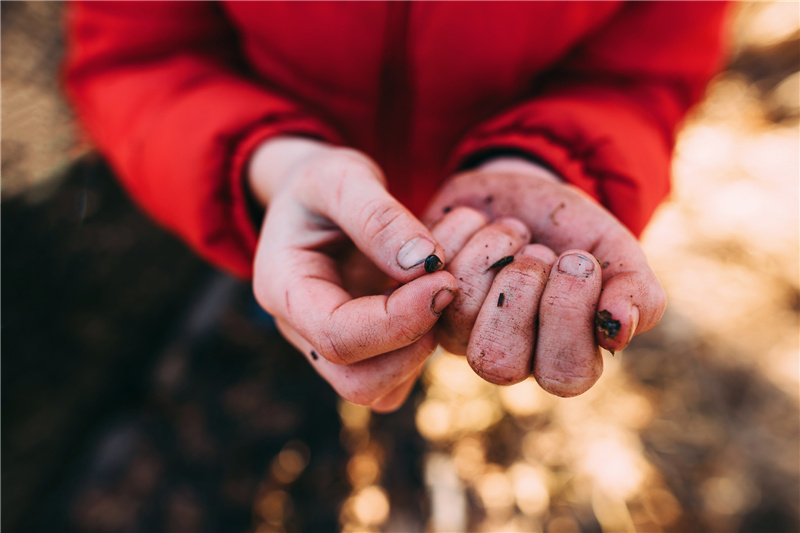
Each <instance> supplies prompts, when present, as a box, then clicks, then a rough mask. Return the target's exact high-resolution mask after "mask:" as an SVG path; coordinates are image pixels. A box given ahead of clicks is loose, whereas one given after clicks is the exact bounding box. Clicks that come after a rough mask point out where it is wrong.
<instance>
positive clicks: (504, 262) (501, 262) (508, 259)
mask: <svg viewBox="0 0 800 533" xmlns="http://www.w3.org/2000/svg"><path fill="white" fill-rule="evenodd" d="M512 261H514V256H513V255H507V256H505V257H504V258H502V259H498V260H497V261H495V262H494V264H493V265H492V266H490V267H489V268H487V269H486V272H489V271H490V270H497V269H498V268H503V267H504V266H506V265H508V264H511V262H512Z"/></svg>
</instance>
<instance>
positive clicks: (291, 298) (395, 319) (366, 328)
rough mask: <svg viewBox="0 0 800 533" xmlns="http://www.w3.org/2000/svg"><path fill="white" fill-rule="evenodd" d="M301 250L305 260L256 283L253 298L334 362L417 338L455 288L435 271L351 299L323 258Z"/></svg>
mask: <svg viewBox="0 0 800 533" xmlns="http://www.w3.org/2000/svg"><path fill="white" fill-rule="evenodd" d="M303 253H304V254H305V255H306V256H307V258H306V260H305V261H301V262H300V263H299V264H297V265H296V266H295V267H294V268H290V269H289V272H286V273H284V274H282V275H281V274H279V275H278V279H276V280H273V282H272V283H264V284H258V283H256V287H261V286H264V285H266V288H265V289H264V292H263V294H260V293H259V292H258V291H257V293H256V297H257V298H258V299H259V303H261V305H262V306H263V307H264V308H265V309H267V310H268V311H271V312H273V314H274V315H276V316H279V317H284V318H285V320H286V321H287V322H288V323H289V325H291V326H292V328H294V329H296V330H297V331H298V333H299V334H300V335H301V336H303V337H304V338H305V339H308V341H309V342H311V343H312V344H313V345H314V346H316V348H317V353H318V355H320V356H321V357H323V358H324V359H326V360H328V361H330V362H332V363H335V364H344V365H349V364H352V363H355V362H358V361H361V360H364V359H367V358H370V357H372V356H374V355H376V354H382V353H386V352H391V351H393V350H396V349H399V348H402V347H404V346H407V345H409V344H411V343H413V342H415V341H417V340H418V339H419V338H420V337H422V336H423V335H424V334H425V333H427V332H428V330H430V328H431V327H432V326H433V325H434V324H435V323H436V321H437V320H438V319H439V316H440V314H441V312H442V310H443V309H444V308H445V307H446V306H447V305H448V304H450V302H451V301H452V300H453V298H454V296H455V294H456V292H457V290H458V286H457V284H456V281H455V279H454V278H453V276H452V275H450V274H449V273H447V272H436V273H434V274H430V275H426V276H423V277H421V278H418V279H416V280H414V281H412V282H410V283H408V284H406V285H403V286H401V287H399V288H398V289H397V290H395V291H394V292H392V293H391V294H390V295H388V296H385V295H375V296H365V297H362V298H356V299H354V300H353V299H351V298H350V295H349V294H348V293H347V292H346V291H345V290H344V289H342V287H341V286H340V283H339V280H338V275H337V274H336V272H335V269H334V265H333V261H332V260H331V259H330V258H329V257H327V256H324V255H323V254H317V253H313V252H303ZM276 287H287V288H286V289H284V294H283V298H278V297H276V296H275V295H274V292H275V290H274V289H275V288H276ZM270 289H272V290H270ZM276 300H277V303H276ZM270 304H273V305H274V306H275V308H276V311H277V312H274V311H272V310H271V309H270Z"/></svg>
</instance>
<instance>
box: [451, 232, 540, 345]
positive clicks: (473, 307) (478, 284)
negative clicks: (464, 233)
mask: <svg viewBox="0 0 800 533" xmlns="http://www.w3.org/2000/svg"><path fill="white" fill-rule="evenodd" d="M529 239H530V233H529V232H528V229H527V228H526V227H525V225H524V224H522V223H521V222H519V221H518V220H516V219H512V218H503V219H500V220H498V221H496V222H494V223H493V224H490V225H488V226H486V227H485V228H483V229H482V230H480V231H478V232H477V233H476V234H475V235H473V236H472V238H470V239H469V241H468V242H467V244H465V245H464V247H463V248H462V249H461V251H460V252H459V253H458V255H457V256H456V257H455V258H454V259H453V261H452V262H451V263H450V265H449V266H448V268H447V270H448V271H449V272H450V273H452V274H453V276H454V277H455V278H457V279H458V286H459V291H458V293H457V294H456V297H455V299H454V300H453V303H452V304H451V305H450V307H448V308H447V309H446V310H445V312H444V313H443V315H442V320H441V321H440V322H439V327H438V328H437V330H438V331H437V333H438V340H439V342H440V343H441V344H442V346H444V348H445V349H447V350H449V351H450V352H452V353H455V354H459V355H463V354H466V353H467V345H468V343H469V336H470V332H471V331H472V327H473V325H474V324H475V320H476V319H477V317H478V313H479V312H480V309H481V306H482V305H483V301H484V300H485V299H486V295H487V294H488V293H489V289H490V287H491V286H492V281H493V280H494V277H495V272H496V271H495V269H494V268H492V267H493V265H494V264H495V263H497V262H498V261H502V260H503V259H504V258H507V257H510V256H513V255H514V254H515V253H516V252H517V251H519V250H520V249H521V248H522V247H523V246H524V245H525V244H527V243H528V241H529Z"/></svg>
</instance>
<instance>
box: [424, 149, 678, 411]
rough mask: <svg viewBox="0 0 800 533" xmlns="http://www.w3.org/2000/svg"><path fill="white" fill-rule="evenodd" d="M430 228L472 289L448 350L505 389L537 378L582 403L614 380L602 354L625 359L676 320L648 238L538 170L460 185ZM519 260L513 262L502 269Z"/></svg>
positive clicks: (446, 195)
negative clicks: (644, 243)
mask: <svg viewBox="0 0 800 533" xmlns="http://www.w3.org/2000/svg"><path fill="white" fill-rule="evenodd" d="M510 217H513V218H510ZM424 218H425V220H426V221H427V223H428V224H429V225H431V226H432V228H433V229H432V232H433V235H434V237H435V238H437V239H438V241H439V242H440V243H441V244H442V246H443V247H444V249H445V253H446V255H447V257H450V258H452V259H451V261H450V263H449V264H448V265H447V270H448V271H449V272H451V273H452V274H453V275H454V276H455V277H456V278H457V279H458V283H459V288H460V292H459V293H457V296H456V299H455V301H454V302H453V304H452V305H450V307H449V308H448V309H447V310H446V311H445V313H444V314H443V316H442V319H441V320H440V322H439V324H438V325H437V328H436V329H437V330H438V339H439V340H440V342H441V343H442V345H443V346H444V347H445V348H446V349H448V350H449V351H451V352H453V353H456V354H466V356H467V359H468V361H469V364H470V365H471V366H472V368H473V369H474V370H475V371H476V372H477V373H478V374H479V375H480V376H482V377H483V378H484V379H486V380H488V381H491V382H493V383H498V384H512V383H517V382H519V381H522V380H524V379H525V378H527V377H528V376H529V375H530V374H531V373H532V374H533V375H534V377H535V378H536V380H537V381H538V382H539V384H540V385H541V386H542V388H544V389H545V390H547V391H549V392H551V393H553V394H556V395H559V396H575V395H578V394H581V393H583V392H585V391H586V390H588V389H589V388H590V387H591V386H592V385H593V384H594V383H595V382H596V381H597V380H598V379H599V377H600V375H601V374H602V370H603V360H602V357H601V356H600V352H599V349H598V344H599V345H600V346H602V347H604V348H606V349H608V350H610V351H612V352H613V351H616V350H621V349H623V348H624V347H625V346H627V345H628V343H629V342H630V341H631V338H632V337H633V336H634V335H635V334H639V333H642V332H644V331H647V330H648V329H650V328H652V327H653V326H655V325H656V324H657V323H658V321H659V320H660V318H661V315H662V314H663V312H664V307H665V305H666V297H665V294H664V290H663V289H662V287H661V285H660V283H659V282H658V279H657V278H656V276H655V274H654V273H653V271H652V270H651V269H650V267H649V265H648V263H647V259H646V258H645V256H644V253H643V252H642V250H641V248H640V247H639V244H638V242H637V240H636V238H635V237H634V236H633V235H632V234H631V233H630V232H629V231H628V230H627V229H626V228H625V227H624V226H623V225H622V224H621V223H620V222H619V221H618V220H617V219H616V218H615V217H614V216H613V215H612V214H611V213H610V212H608V211H607V210H606V209H604V208H603V207H602V206H600V205H599V204H597V203H596V202H595V201H594V200H593V199H591V198H590V197H588V196H587V195H585V194H584V193H583V192H582V191H580V190H578V189H576V188H574V187H572V186H570V185H568V184H565V183H563V182H561V181H560V179H559V178H557V177H556V176H554V175H553V174H551V173H550V172H549V171H547V170H545V169H543V168H541V167H539V166H537V165H534V164H532V163H529V162H527V161H523V160H518V159H508V160H499V161H494V162H491V163H489V164H487V165H484V166H483V167H481V168H479V169H477V170H475V171H472V172H466V173H463V174H459V175H457V176H455V177H453V178H452V179H451V180H450V181H449V182H447V183H446V184H445V185H444V186H443V188H442V189H441V190H440V192H439V193H438V195H437V196H436V198H435V199H434V201H433V202H432V204H431V206H430V207H429V209H428V211H427V214H426V217H424ZM530 242H534V243H536V244H529V243H530ZM508 256H514V259H513V262H511V263H509V264H508V265H507V266H504V267H502V268H501V269H492V268H491V267H492V265H493V264H495V263H496V262H497V261H498V260H501V259H502V258H504V257H508Z"/></svg>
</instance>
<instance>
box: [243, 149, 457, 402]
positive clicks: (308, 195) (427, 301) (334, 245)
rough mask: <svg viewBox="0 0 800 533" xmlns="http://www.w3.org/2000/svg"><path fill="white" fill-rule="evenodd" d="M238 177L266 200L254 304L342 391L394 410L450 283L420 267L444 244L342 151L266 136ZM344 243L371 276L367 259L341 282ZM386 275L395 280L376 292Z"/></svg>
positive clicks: (376, 176) (372, 168) (367, 167)
mask: <svg viewBox="0 0 800 533" xmlns="http://www.w3.org/2000/svg"><path fill="white" fill-rule="evenodd" d="M248 182H249V185H250V188H251V191H252V192H253V195H254V196H255V198H256V200H257V201H258V202H259V203H260V204H262V205H264V206H269V207H268V209H267V214H266V217H265V219H264V224H263V226H262V229H261V233H260V236H259V242H258V245H257V248H256V258H255V273H254V278H253V290H254V293H255V295H256V298H257V299H258V301H259V303H260V304H261V305H262V306H263V307H264V309H265V310H267V311H268V312H269V313H271V314H272V315H273V316H274V317H275V320H276V323H277V325H278V328H279V329H280V331H281V333H282V334H283V335H284V337H286V339H287V340H289V342H291V343H292V344H293V345H294V346H295V347H296V348H297V349H298V350H300V351H301V352H302V353H303V354H305V356H306V358H307V359H308V360H309V361H310V363H311V364H312V365H313V366H314V368H316V370H317V372H319V373H320V375H322V377H323V378H325V379H326V380H327V381H328V382H329V383H330V384H331V385H332V386H333V388H334V389H335V390H336V391H337V392H338V393H339V394H340V395H341V396H342V397H344V398H345V399H346V400H349V401H351V402H354V403H358V404H363V405H371V406H372V407H373V409H375V410H379V411H388V410H393V409H396V408H397V407H399V406H400V405H401V404H402V403H403V401H404V400H405V398H406V397H407V396H408V394H409V392H410V391H411V387H412V386H413V384H414V381H415V380H416V378H417V376H418V374H419V372H420V371H421V368H422V364H423V363H424V361H425V359H427V357H429V356H430V354H431V353H432V352H433V350H434V349H435V348H436V343H435V340H434V337H433V334H432V333H430V331H429V330H430V329H431V327H432V326H433V325H434V324H435V323H436V321H437V320H438V318H439V316H440V314H441V312H442V311H443V310H444V308H445V307H446V306H447V305H448V304H449V303H450V302H451V301H452V300H453V297H454V294H455V292H456V290H457V284H456V282H455V279H454V278H453V276H452V275H451V274H449V273H447V272H441V271H440V272H434V273H430V274H426V270H428V271H434V270H438V269H439V268H440V267H441V262H439V263H438V264H436V263H437V260H436V258H431V256H436V257H438V258H439V259H440V260H441V261H442V262H443V261H444V260H445V255H444V250H443V249H442V247H441V246H440V245H439V244H438V243H437V242H436V241H435V240H434V238H433V236H432V235H431V233H430V231H429V230H428V229H427V228H426V227H425V226H424V225H423V224H422V223H421V222H420V221H419V220H417V219H416V218H415V217H414V216H413V215H412V214H411V213H410V212H409V211H408V210H407V209H406V208H405V207H403V206H402V205H401V204H399V203H398V202H397V201H396V200H395V199H394V198H393V197H392V196H391V195H390V194H389V193H388V192H387V191H386V188H385V184H384V178H383V175H382V174H381V172H380V170H379V169H378V167H377V166H376V165H375V164H374V163H373V162H372V161H371V160H370V159H368V158H367V157H366V156H364V155H362V154H360V153H359V152H356V151H354V150H349V149H344V148H334V147H331V146H328V145H325V144H323V143H320V142H316V141H312V140H308V139H300V138H288V137H287V138H279V139H273V140H270V141H268V142H266V143H265V144H264V145H262V146H261V147H260V148H259V149H258V150H257V151H256V153H255V154H254V156H253V158H252V160H251V163H250V168H249V176H248ZM353 245H355V247H357V248H358V250H360V251H361V252H363V254H364V256H366V257H367V258H368V259H369V261H370V262H371V263H372V264H373V265H377V267H378V269H379V270H380V271H381V272H382V274H381V273H379V272H377V269H376V268H373V267H369V266H368V267H367V268H366V271H367V272H368V274H369V275H366V276H364V277H363V278H362V279H361V280H360V281H356V282H355V283H350V284H346V283H345V281H343V280H344V279H345V278H346V274H347V272H345V270H344V269H345V267H353V265H354V264H360V265H362V267H361V268H362V270H361V271H363V265H364V261H363V260H362V261H358V258H359V254H355V255H354V254H353ZM353 257H355V261H356V262H355V263H353V262H352V261H351V260H352V259H353ZM426 260H427V261H426ZM375 274H379V275H378V276H376V275H375ZM386 276H388V278H391V280H395V281H397V282H399V283H401V284H402V285H401V286H400V287H399V288H397V289H396V290H394V291H393V292H391V293H390V294H388V295H387V294H381V293H383V292H384V290H385V289H386V285H385V283H384V282H385V281H386V280H388V278H387V277H386ZM351 277H352V276H351ZM376 280H377V281H376ZM389 281H390V280H389ZM346 288H347V289H349V290H350V292H348V291H347V290H346ZM373 291H374V292H377V293H378V294H372V295H369V296H361V295H362V294H370V293H371V292H373ZM354 296H361V297H357V298H354Z"/></svg>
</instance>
